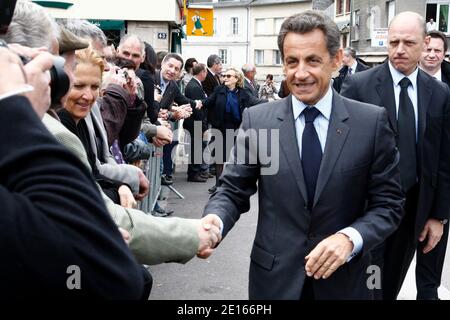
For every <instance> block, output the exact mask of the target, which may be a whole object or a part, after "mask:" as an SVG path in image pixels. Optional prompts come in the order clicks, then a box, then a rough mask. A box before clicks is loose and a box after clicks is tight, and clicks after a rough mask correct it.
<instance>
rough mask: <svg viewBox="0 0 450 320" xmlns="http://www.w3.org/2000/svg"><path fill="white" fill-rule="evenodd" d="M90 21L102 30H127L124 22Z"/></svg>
mask: <svg viewBox="0 0 450 320" xmlns="http://www.w3.org/2000/svg"><path fill="white" fill-rule="evenodd" d="M89 21H90V22H91V23H93V24H95V25H96V26H98V27H99V28H100V29H102V30H123V29H125V21H124V20H91V19H89Z"/></svg>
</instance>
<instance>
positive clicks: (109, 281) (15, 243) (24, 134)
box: [0, 96, 143, 299]
mask: <svg viewBox="0 0 450 320" xmlns="http://www.w3.org/2000/svg"><path fill="white" fill-rule="evenodd" d="M0 109H1V110H2V116H1V117H0V177H1V178H0V180H1V185H0V201H1V203H2V210H1V214H0V246H1V250H0V261H1V262H0V283H1V287H2V290H1V291H0V297H2V298H7V299H18V298H21V299H26V298H36V297H38V298H39V299H42V298H43V297H53V298H57V299H61V298H77V297H78V298H80V297H85V298H88V297H97V298H109V299H124V298H126V299H137V298H139V297H140V295H141V293H142V289H143V278H142V273H141V269H140V267H139V265H138V264H137V263H136V261H135V258H134V257H133V256H132V255H131V253H130V251H129V249H128V247H127V246H126V244H125V242H124V241H123V240H122V237H121V235H120V233H119V231H118V229H117V226H116V225H115V224H114V222H113V221H112V220H111V217H110V216H109V214H108V213H107V211H106V208H105V204H104V202H103V201H102V198H101V196H100V193H99V191H98V190H97V188H96V186H95V185H94V181H93V179H92V178H91V175H90V172H89V171H88V169H87V168H86V167H85V165H84V164H82V163H81V161H80V160H78V159H77V158H76V157H75V156H74V155H73V154H72V153H71V152H70V151H69V150H67V149H66V148H65V147H63V146H61V145H60V144H59V143H58V142H57V141H56V140H55V138H54V137H53V136H52V135H51V134H50V133H49V132H48V131H47V129H46V128H45V127H44V125H43V124H42V121H41V120H40V119H38V117H37V116H36V114H35V112H34V111H33V109H32V108H31V106H30V103H29V102H28V100H27V99H26V98H24V97H20V96H15V97H11V98H8V99H4V100H1V101H0ZM69 266H78V267H79V268H80V271H81V290H68V288H67V285H66V281H69V283H71V281H70V278H69V277H70V276H71V275H73V274H74V271H70V269H68V268H69ZM68 270H69V273H67V271H68Z"/></svg>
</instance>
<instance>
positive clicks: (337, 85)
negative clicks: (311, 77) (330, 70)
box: [333, 62, 370, 92]
mask: <svg viewBox="0 0 450 320" xmlns="http://www.w3.org/2000/svg"><path fill="white" fill-rule="evenodd" d="M367 69H370V67H369V66H366V65H365V64H362V63H360V62H358V63H357V65H356V70H355V71H354V73H357V72H361V71H364V70H367ZM347 75H348V66H346V65H345V66H343V67H342V68H341V69H340V70H339V75H338V76H337V77H336V78H334V81H333V88H334V89H335V90H336V91H337V92H340V91H341V87H342V84H343V83H344V81H345V78H346V77H347Z"/></svg>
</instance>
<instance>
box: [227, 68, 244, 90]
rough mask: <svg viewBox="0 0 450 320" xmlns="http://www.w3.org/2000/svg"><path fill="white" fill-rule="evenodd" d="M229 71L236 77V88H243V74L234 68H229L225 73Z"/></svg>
mask: <svg viewBox="0 0 450 320" xmlns="http://www.w3.org/2000/svg"><path fill="white" fill-rule="evenodd" d="M229 70H232V71H234V74H235V75H236V79H237V82H236V87H239V88H243V87H244V74H243V73H242V71H241V70H238V69H236V68H233V67H230V68H228V69H227V70H225V72H227V71H229Z"/></svg>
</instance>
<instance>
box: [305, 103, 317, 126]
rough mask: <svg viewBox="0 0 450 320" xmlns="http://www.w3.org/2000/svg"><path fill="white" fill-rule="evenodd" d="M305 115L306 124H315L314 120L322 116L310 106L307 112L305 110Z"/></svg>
mask: <svg viewBox="0 0 450 320" xmlns="http://www.w3.org/2000/svg"><path fill="white" fill-rule="evenodd" d="M303 114H304V116H305V122H306V123H308V122H313V121H314V119H316V118H317V116H318V115H319V114H320V111H319V110H318V109H317V108H316V107H314V106H309V107H307V108H306V109H305V110H303Z"/></svg>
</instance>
